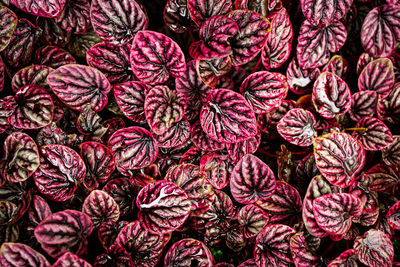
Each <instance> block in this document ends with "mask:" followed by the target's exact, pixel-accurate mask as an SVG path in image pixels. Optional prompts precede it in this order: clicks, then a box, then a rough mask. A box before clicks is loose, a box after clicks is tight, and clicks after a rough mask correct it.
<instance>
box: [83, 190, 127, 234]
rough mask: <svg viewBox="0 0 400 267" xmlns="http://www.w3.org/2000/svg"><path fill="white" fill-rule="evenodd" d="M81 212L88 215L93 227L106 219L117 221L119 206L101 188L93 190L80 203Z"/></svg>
mask: <svg viewBox="0 0 400 267" xmlns="http://www.w3.org/2000/svg"><path fill="white" fill-rule="evenodd" d="M82 212H83V213H85V214H87V215H88V216H89V217H90V220H91V221H92V223H93V228H97V227H99V226H100V224H102V223H103V222H106V221H114V222H116V221H118V219H119V215H120V214H119V206H118V204H117V203H116V202H115V200H114V199H113V198H112V197H111V196H110V195H109V194H108V193H106V192H104V191H102V190H93V191H92V192H91V193H90V194H89V195H88V196H87V197H86V199H85V201H84V202H83V205H82Z"/></svg>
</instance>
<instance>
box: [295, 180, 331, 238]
mask: <svg viewBox="0 0 400 267" xmlns="http://www.w3.org/2000/svg"><path fill="white" fill-rule="evenodd" d="M337 192H338V189H337V187H334V186H332V185H331V184H329V183H328V181H327V180H326V179H325V178H324V177H323V176H322V175H318V176H315V177H314V178H313V179H312V180H311V182H310V184H309V186H308V188H307V192H306V195H305V197H304V200H303V203H304V204H303V211H302V215H303V221H304V226H305V227H306V229H307V231H308V232H309V233H310V234H311V235H312V236H315V237H320V238H322V237H325V236H328V234H327V233H326V232H325V231H324V230H322V229H321V228H320V227H319V225H318V224H317V221H316V220H315V217H314V212H313V210H314V206H313V202H314V200H315V199H316V198H318V197H320V196H322V195H325V194H331V193H337Z"/></svg>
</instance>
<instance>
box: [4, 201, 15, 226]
mask: <svg viewBox="0 0 400 267" xmlns="http://www.w3.org/2000/svg"><path fill="white" fill-rule="evenodd" d="M17 212H18V207H17V205H15V204H14V203H12V202H10V201H6V200H1V201H0V225H11V224H12V223H13V221H14V220H15V217H16V215H17Z"/></svg>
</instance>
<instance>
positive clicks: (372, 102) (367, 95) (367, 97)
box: [349, 90, 378, 121]
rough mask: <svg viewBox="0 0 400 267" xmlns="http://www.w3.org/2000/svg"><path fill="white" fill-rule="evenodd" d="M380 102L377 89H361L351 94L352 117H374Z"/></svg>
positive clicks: (350, 113) (356, 119) (354, 118)
mask: <svg viewBox="0 0 400 267" xmlns="http://www.w3.org/2000/svg"><path fill="white" fill-rule="evenodd" d="M377 104H378V94H377V93H376V92H375V91H370V90H366V91H360V92H356V93H354V94H353V95H352V96H351V108H350V109H349V115H350V118H351V119H352V120H354V121H359V120H361V119H362V118H363V117H373V116H374V115H375V113H376V108H377Z"/></svg>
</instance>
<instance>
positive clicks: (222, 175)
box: [207, 160, 234, 190]
mask: <svg viewBox="0 0 400 267" xmlns="http://www.w3.org/2000/svg"><path fill="white" fill-rule="evenodd" d="M233 168H234V165H233V163H232V162H231V161H229V160H223V161H222V162H221V163H220V164H219V165H218V166H217V167H215V168H213V169H212V170H210V171H208V172H207V178H208V180H209V181H210V183H211V184H212V186H213V187H215V188H216V189H220V190H221V189H223V188H225V187H226V186H227V185H228V184H229V176H230V174H231V172H232V170H233Z"/></svg>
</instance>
